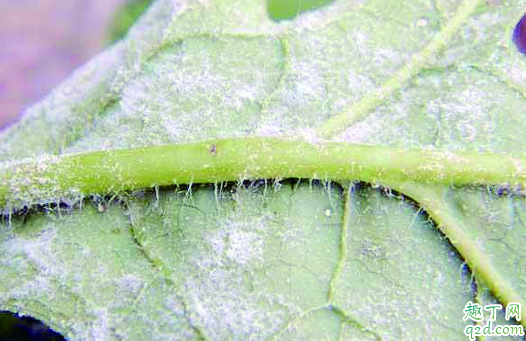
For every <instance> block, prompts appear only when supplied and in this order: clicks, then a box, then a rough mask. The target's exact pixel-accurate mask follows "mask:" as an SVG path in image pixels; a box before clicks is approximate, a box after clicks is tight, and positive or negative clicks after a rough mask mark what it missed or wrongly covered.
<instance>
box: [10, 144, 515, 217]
mask: <svg viewBox="0 0 526 341" xmlns="http://www.w3.org/2000/svg"><path fill="white" fill-rule="evenodd" d="M523 164H524V165H526V157H525V156H516V157H514V156H509V155H506V154H489V153H482V154H479V153H469V152H458V153H452V152H440V151H434V150H425V149H410V150H404V149H395V148H390V147H382V146H368V145H356V144H348V143H336V142H333V143H321V144H311V143H308V142H305V141H298V140H285V139H280V138H232V139H222V140H212V141H208V142H198V143H189V144H178V145H165V146H158V147H149V148H140V149H122V150H110V151H97V152H91V153H83V154H72V155H64V156H59V157H47V158H46V157H44V158H39V159H33V160H28V161H25V162H7V163H4V164H0V207H5V206H7V208H10V207H18V206H21V205H22V206H23V205H32V204H37V203H42V202H49V201H51V200H58V199H62V198H68V199H71V198H72V197H73V198H75V197H76V198H82V197H83V196H85V195H89V194H106V193H120V192H122V191H126V190H131V189H137V188H145V187H153V186H165V185H174V184H192V183H213V182H220V181H237V180H239V179H269V178H287V177H295V178H309V179H336V180H361V181H365V182H370V183H373V184H374V183H378V182H381V183H387V182H406V181H412V182H421V183H434V184H445V185H467V184H494V185H501V184H507V183H513V184H515V183H525V182H526V167H525V168H523V166H522V165H523Z"/></svg>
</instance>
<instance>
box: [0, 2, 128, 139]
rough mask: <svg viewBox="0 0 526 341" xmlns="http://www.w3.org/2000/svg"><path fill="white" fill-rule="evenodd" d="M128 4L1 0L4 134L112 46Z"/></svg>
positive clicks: (0, 126) (0, 118)
mask: <svg viewBox="0 0 526 341" xmlns="http://www.w3.org/2000/svg"><path fill="white" fill-rule="evenodd" d="M126 1H127V0H0V130H1V129H3V128H4V127H6V126H7V125H9V124H11V123H13V122H15V121H16V119H17V118H18V116H19V115H20V114H21V113H22V111H23V110H24V108H26V107H27V106H29V105H30V104H31V103H33V102H35V101H38V100H39V99H41V98H42V97H43V96H45V95H46V94H47V93H48V92H49V91H50V90H51V89H53V87H54V86H55V85H57V84H58V83H59V82H60V81H62V80H63V79H65V78H66V77H67V76H68V74H69V73H70V72H71V71H72V70H73V69H75V68H77V67H78V66H80V65H82V64H83V63H84V62H85V61H86V60H88V59H89V58H90V57H91V56H93V55H95V54H97V53H98V52H99V51H100V50H102V49H103V48H104V47H105V45H106V44H107V41H108V40H107V39H108V38H107V37H108V31H109V26H110V25H111V23H112V19H113V15H114V13H115V11H116V10H117V9H118V8H119V7H120V6H121V5H122V4H124V3H125V2H126Z"/></svg>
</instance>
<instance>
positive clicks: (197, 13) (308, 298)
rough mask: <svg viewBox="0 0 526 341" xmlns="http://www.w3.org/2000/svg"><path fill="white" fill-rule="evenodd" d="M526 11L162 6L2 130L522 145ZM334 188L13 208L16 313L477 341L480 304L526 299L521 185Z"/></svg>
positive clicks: (254, 334)
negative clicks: (519, 42)
mask: <svg viewBox="0 0 526 341" xmlns="http://www.w3.org/2000/svg"><path fill="white" fill-rule="evenodd" d="M524 8H526V3H525V2H524V1H518V0H516V1H487V2H486V1H476V0H464V2H460V1H445V0H435V1H427V0H426V1H424V0H421V1H417V0H415V1H405V2H400V1H388V0H385V1H384V0H377V1H373V0H367V1H365V0H363V1H358V0H357V1H335V2H333V3H331V4H328V5H326V6H324V7H322V8H320V9H318V10H311V11H308V12H304V13H302V14H301V15H299V16H298V17H296V18H295V19H293V20H290V21H280V22H274V21H272V20H271V19H269V17H268V15H267V12H266V4H265V3H264V2H262V1H259V0H258V1H255V0H250V1H247V0H243V1H241V0H217V1H212V0H211V1H187V2H184V1H165V0H159V1H157V2H156V3H155V4H154V5H153V6H152V7H151V8H150V10H149V11H148V12H147V13H146V14H145V15H144V16H143V17H142V18H141V20H140V21H139V23H138V24H137V25H136V26H135V27H134V28H133V29H132V30H131V32H130V33H129V35H128V36H127V37H126V38H125V39H124V40H123V41H121V42H120V43H118V44H116V45H114V46H113V47H111V48H110V49H108V50H107V51H106V52H104V53H103V54H101V55H100V56H98V57H96V58H95V59H93V60H92V61H91V62H89V63H88V64H87V65H85V66H84V67H83V68H81V69H80V70H78V71H77V72H76V73H75V74H74V75H72V77H71V78H70V79H69V80H68V81H66V82H65V83H64V84H62V85H61V86H59V87H58V88H57V89H56V90H55V91H54V92H53V93H51V94H50V95H49V96H48V97H47V98H46V99H44V100H43V101H42V102H40V103H37V104H36V105H34V106H33V107H31V108H30V109H28V110H27V112H26V113H25V116H24V118H23V119H22V121H21V122H20V123H18V124H17V125H15V126H13V127H11V128H10V129H9V130H7V131H5V132H3V133H2V134H1V135H0V161H1V162H4V163H5V164H7V163H9V162H13V161H17V160H20V159H23V158H26V157H34V156H44V155H61V154H67V153H73V152H87V151H96V150H101V149H121V148H135V147H144V146H153V145H163V144H169V143H184V142H191V141H202V140H208V139H211V138H222V137H236V136H256V137H257V136H281V137H298V136H299V137H301V138H303V139H307V140H308V141H313V142H315V141H318V140H321V139H330V140H333V141H343V142H353V143H367V144H376V145H390V146H397V147H401V148H414V147H418V148H435V149H438V150H449V151H475V152H483V151H485V152H505V153H516V154H519V153H524V151H525V148H524V147H523V144H522V143H521V139H522V133H523V132H524V131H526V116H525V115H526V114H525V112H524V108H525V107H526V98H525V94H526V90H525V89H526V72H525V71H524V70H526V59H525V58H524V56H522V55H521V54H520V53H518V51H517V50H516V48H515V46H514V45H513V43H512V42H511V31H512V29H513V26H514V25H515V23H516V22H517V21H518V20H519V17H518V15H517V13H521V11H523V10H524ZM271 157H272V155H271V154H270V155H269V158H271ZM116 176H118V174H116ZM331 180H334V181H333V182H331V181H317V180H316V181H313V180H309V179H306V180H301V181H300V180H295V179H288V180H283V181H280V180H274V179H267V180H265V179H263V180H254V181H245V182H243V181H242V179H240V181H239V182H238V183H210V184H205V185H195V184H194V185H193V186H192V185H190V186H174V187H163V188H155V189H154V190H146V191H143V192H136V193H133V194H132V195H128V196H118V197H111V198H110V197H105V198H102V199H101V198H100V197H96V198H95V199H85V200H83V201H81V202H77V203H75V204H74V205H72V206H68V204H71V202H70V201H68V200H69V199H70V198H55V199H56V202H57V203H61V204H60V205H56V206H53V205H47V206H38V207H36V208H34V209H32V210H30V211H29V213H27V212H26V213H24V214H22V213H21V212H12V213H14V214H7V215H6V217H5V219H4V220H3V222H2V225H1V230H0V309H2V310H11V311H15V312H21V313H23V314H30V315H31V316H34V317H36V318H39V319H41V320H43V321H45V322H46V323H48V324H49V325H50V326H52V327H53V328H54V329H55V330H57V331H59V332H61V333H62V334H63V335H65V336H67V337H68V338H70V339H72V340H93V339H105V340H113V339H115V340H116V339H129V340H145V339H148V340H149V339H151V340H181V339H196V340H197V339H205V340H224V339H234V340H246V339H250V340H271V339H276V340H278V339H279V340H283V339H291V340H297V339H312V340H314V339H316V340H318V339H319V340H337V339H344V340H399V339H404V340H420V339H426V340H446V339H447V340H464V339H465V338H466V337H465V336H464V334H463V331H464V327H465V326H466V325H467V323H468V322H465V321H463V320H462V318H463V315H464V313H463V309H464V306H465V304H466V303H467V302H468V301H473V300H475V299H479V300H480V302H497V300H498V301H500V302H503V303H506V300H509V298H510V297H513V298H518V299H519V300H521V302H522V300H523V298H524V297H525V296H526V282H525V281H524V279H523V278H522V276H521V274H522V273H523V272H524V271H525V270H526V268H525V266H526V265H525V263H524V259H525V258H526V257H525V256H526V254H525V251H524V248H523V247H522V246H523V245H524V242H526V240H525V239H526V229H525V226H524V221H525V219H526V207H525V204H526V202H525V199H524V194H523V193H521V192H520V190H518V191H517V190H516V189H515V188H514V187H510V188H509V190H508V192H509V193H507V194H503V193H501V192H502V190H497V189H495V187H469V188H444V187H439V188H434V187H424V186H423V185H416V184H389V183H382V179H378V183H379V184H381V185H384V186H389V187H392V188H393V189H394V190H396V192H391V191H390V190H386V189H385V188H378V186H377V184H372V186H371V184H364V183H350V184H349V183H348V182H338V179H331ZM100 194H101V195H104V194H105V193H100ZM441 231H442V232H441ZM451 231H453V232H451ZM455 233H456V234H455ZM459 236H461V237H462V238H460V237H459ZM466 250H467V251H466ZM470 250H474V251H470ZM481 259H482V261H483V262H486V263H487V264H489V268H490V269H491V271H492V272H490V275H495V276H494V277H492V276H484V275H479V273H482V272H481V271H478V270H479V269H476V268H475V269H474V268H473V267H474V265H478V264H481V263H480V262H479V260H481ZM491 293H493V294H494V295H495V296H492V294H491ZM525 308H526V307H525ZM501 320H502V318H501ZM504 322H505V321H504ZM504 322H502V323H504ZM499 339H502V338H499Z"/></svg>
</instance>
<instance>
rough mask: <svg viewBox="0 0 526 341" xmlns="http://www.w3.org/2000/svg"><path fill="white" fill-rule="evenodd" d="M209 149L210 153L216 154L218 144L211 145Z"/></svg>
mask: <svg viewBox="0 0 526 341" xmlns="http://www.w3.org/2000/svg"><path fill="white" fill-rule="evenodd" d="M208 150H209V151H210V154H212V155H216V145H215V144H213V145H211V146H210V148H208Z"/></svg>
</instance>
